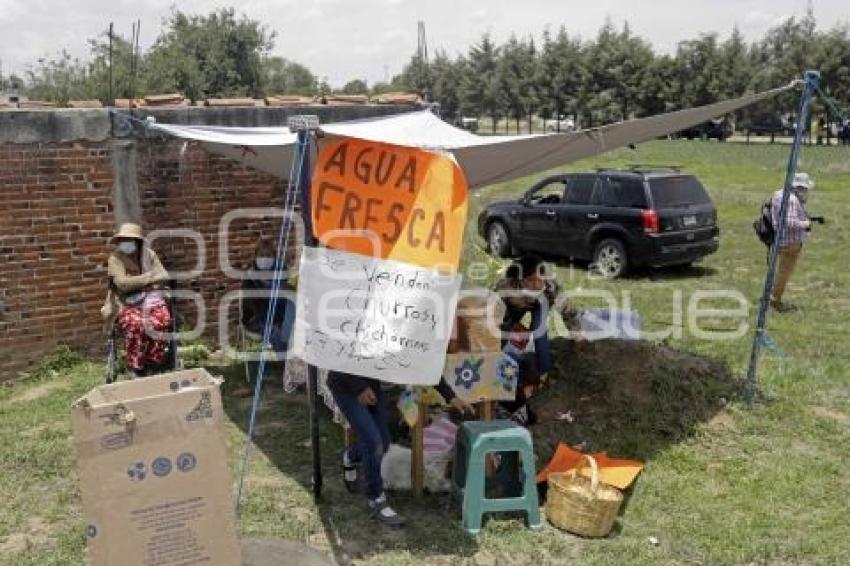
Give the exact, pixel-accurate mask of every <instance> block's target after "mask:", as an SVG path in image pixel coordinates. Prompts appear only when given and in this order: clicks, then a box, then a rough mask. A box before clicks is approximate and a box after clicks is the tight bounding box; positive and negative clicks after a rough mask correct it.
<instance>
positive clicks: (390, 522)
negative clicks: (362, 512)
mask: <svg viewBox="0 0 850 566" xmlns="http://www.w3.org/2000/svg"><path fill="white" fill-rule="evenodd" d="M369 516H370V517H371V518H373V519H375V520H376V521H380V522H381V523H383V524H385V525H387V526H388V527H394V528H401V527H403V526H404V525H405V523H407V520H406V519H405V518H404V517H402V516H401V515H399V514H398V513H396V512H395V511H394V510H393V508H392V507H390V505H389V503H387V496H386V495H385V494H383V493H382V494H381V496H380V497H378V498H377V499H372V500H370V501H369Z"/></svg>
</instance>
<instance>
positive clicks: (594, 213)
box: [478, 168, 720, 277]
mask: <svg viewBox="0 0 850 566" xmlns="http://www.w3.org/2000/svg"><path fill="white" fill-rule="evenodd" d="M478 233H479V234H480V235H481V236H482V237H483V238H484V239H485V240H486V242H487V245H488V247H489V249H490V252H491V253H492V254H494V255H496V256H499V257H508V256H511V255H516V254H518V253H522V252H537V253H540V254H545V255H548V256H560V257H568V258H576V259H586V260H591V261H592V262H593V264H594V266H595V268H596V269H597V270H598V271H599V272H600V273H601V274H602V275H604V276H606V277H618V276H620V275H622V274H623V273H625V272H626V270H627V269H628V268H629V267H630V266H639V265H648V266H652V267H659V266H667V265H686V264H690V263H692V262H694V261H696V260H698V259H700V258H702V257H704V256H706V255H708V254H711V253H714V252H715V251H717V248H718V245H719V241H720V231H719V229H718V227H717V211H716V210H715V208H714V204H713V203H712V202H711V198H710V197H709V196H708V193H706V192H705V189H704V188H703V186H702V184H701V183H700V182H699V181H698V180H697V178H696V177H694V176H693V175H688V174H685V173H681V172H679V171H678V170H676V169H669V170H667V169H656V168H653V169H643V168H634V169H632V170H619V169H605V170H599V171H596V172H595V173H569V174H563V175H554V176H552V177H546V178H545V179H543V180H541V181H540V182H538V183H537V184H536V185H534V186H533V187H532V188H531V189H530V190H529V191H528V192H526V193H525V195H524V196H523V197H522V198H520V199H518V200H510V201H500V202H493V203H490V204H489V205H487V207H486V208H485V209H484V210H483V211H482V212H481V215H480V216H479V217H478Z"/></svg>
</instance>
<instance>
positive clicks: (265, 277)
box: [242, 236, 295, 352]
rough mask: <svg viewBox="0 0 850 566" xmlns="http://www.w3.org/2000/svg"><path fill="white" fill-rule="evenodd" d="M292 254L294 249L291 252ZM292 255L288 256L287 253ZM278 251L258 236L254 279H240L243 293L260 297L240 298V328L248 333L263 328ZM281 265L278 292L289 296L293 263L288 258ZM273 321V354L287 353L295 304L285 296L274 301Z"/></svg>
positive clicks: (270, 299)
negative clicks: (291, 265) (290, 271)
mask: <svg viewBox="0 0 850 566" xmlns="http://www.w3.org/2000/svg"><path fill="white" fill-rule="evenodd" d="M290 252H293V250H290ZM290 255H291V253H290ZM276 257H277V250H276V249H275V245H274V242H272V241H271V240H270V239H269V238H267V237H265V236H260V238H259V240H258V241H257V249H256V253H255V257H254V264H253V265H252V271H253V272H254V276H253V277H248V278H246V279H243V280H242V290H243V291H250V292H252V294H257V295H260V296H243V297H242V326H243V327H244V328H245V330H247V331H248V332H252V333H254V334H260V335H262V334H263V330H264V329H265V325H266V317H267V314H268V309H269V307H270V306H271V304H272V298H271V296H270V293H271V289H272V285H273V283H274V277H273V274H274V269H275V264H276V261H275V260H276ZM286 259H287V261H285V262H284V265H283V266H282V269H283V273H282V275H281V277H282V280H281V284H280V293H281V294H282V295H288V294H290V293H291V292H292V291H293V287H292V286H291V285H290V284H289V282H288V281H287V278H288V277H289V275H290V274H289V273H288V269H289V268H288V265H290V264H291V263H292V261H291V258H290V257H288V258H286ZM275 301H276V303H275V312H274V320H273V321H272V329H271V335H270V337H269V341H270V343H271V346H272V347H273V348H274V350H275V351H276V352H287V351H288V350H289V338H290V336H291V335H292V326H293V324H294V322H295V304H294V303H293V302H292V301H291V300H290V299H288V298H286V297H285V296H278V297H277V299H275Z"/></svg>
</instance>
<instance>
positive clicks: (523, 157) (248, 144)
mask: <svg viewBox="0 0 850 566" xmlns="http://www.w3.org/2000/svg"><path fill="white" fill-rule="evenodd" d="M797 84H799V81H794V82H792V83H790V84H788V85H786V86H783V87H779V88H775V89H772V90H768V91H765V92H761V93H756V94H749V95H746V96H742V97H740V98H734V99H730V100H724V101H722V102H717V103H714V104H709V105H706V106H699V107H696V108H689V109H687V110H679V111H676V112H669V113H667V114H659V115H656V116H650V117H648V118H639V119H636V120H627V121H625V122H618V123H616V124H609V125H607V126H602V127H600V128H593V129H589V130H581V131H578V132H572V133H565V134H541V135H527V136H479V135H476V134H473V133H471V132H468V131H466V130H462V129H460V128H455V127H454V126H452V125H450V124H447V123H446V122H444V121H443V120H441V119H440V118H438V117H437V116H435V115H434V114H432V113H431V112H430V111H428V110H421V111H417V112H408V113H405V114H397V115H393V116H382V117H377V118H367V119H364V120H352V121H350V122H338V123H332V124H325V125H323V126H321V130H322V132H323V133H324V134H325V136H330V137H350V138H360V139H367V140H371V141H378V142H384V143H390V144H395V145H403V146H407V147H416V148H421V149H427V150H432V151H446V152H451V153H453V154H454V156H455V158H456V159H457V161H458V164H459V165H460V167H461V169H463V171H464V173H465V174H466V178H467V181H468V183H469V186H470V188H475V187H482V186H486V185H491V184H494V183H501V182H504V181H509V180H511V179H516V178H519V177H524V176H526V175H531V174H534V173H539V172H541V171H545V170H547V169H552V168H553V167H558V166H561V165H566V164H568V163H572V162H574V161H578V160H580V159H585V158H588V157H592V156H594V155H599V154H601V153H605V152H606V151H610V150H612V149H616V148H618V147H623V146H626V145H629V144H635V143H640V142H643V141H648V140H651V139H655V138H658V137H663V136H665V135H668V134H671V133H674V132H678V131H680V130H684V129H686V128H689V127H692V126H695V125H697V124H701V123H703V122H705V121H707V120H710V119H712V118H716V117H718V116H722V115H724V114H728V113H730V112H734V111H735V110H738V109H740V108H743V107H745V106H749V105H751V104H754V103H756V102H759V101H762V100H765V99H768V98H771V97H773V96H776V95H778V94H780V93H782V92H785V91H787V90H789V89H791V88H793V87H794V86H796V85H797ZM151 127H152V128H153V129H154V130H157V131H160V132H162V133H166V134H170V135H173V136H177V137H180V138H185V139H189V140H195V141H198V142H201V143H203V144H204V146H205V147H206V148H207V150H209V151H210V152H212V153H216V154H219V155H224V156H226V157H229V158H231V159H235V160H237V161H240V162H242V163H244V164H245V165H247V166H249V167H253V168H256V169H259V170H261V171H265V172H268V173H271V174H273V175H276V176H278V177H281V178H286V177H287V176H288V175H289V170H290V164H291V159H292V147H293V144H294V143H295V134H293V133H291V132H290V131H289V128H287V127H271V128H227V127H214V126H178V125H168V124H153V125H152V126H151Z"/></svg>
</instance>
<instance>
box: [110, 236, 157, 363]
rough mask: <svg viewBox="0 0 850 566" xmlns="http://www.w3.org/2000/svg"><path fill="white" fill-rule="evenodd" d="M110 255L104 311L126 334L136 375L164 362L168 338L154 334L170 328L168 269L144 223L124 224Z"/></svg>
mask: <svg viewBox="0 0 850 566" xmlns="http://www.w3.org/2000/svg"><path fill="white" fill-rule="evenodd" d="M112 242H113V244H115V249H114V250H113V252H112V253H111V254H110V256H109V260H108V263H107V271H108V274H109V281H110V285H109V291H108V294H107V299H106V304H104V306H103V308H102V309H101V314H102V315H103V317H104V319H105V320H106V321H107V322H108V323H114V324H118V326H119V328H120V329H121V332H122V334H123V335H124V342H125V350H126V352H127V365H128V366H129V368H130V369H131V370H132V371H133V373H135V374H136V375H137V376H142V375H147V374H148V373H149V372H150V371H151V370H152V369H154V367H155V366H160V365H162V363H163V361H164V360H165V352H166V349H167V348H168V340H167V339H166V338H164V337H163V336H156V335H152V334H153V332H150V331H156V332H159V333H163V332H168V331H169V330H170V329H171V313H170V312H169V310H168V303H167V301H166V298H165V295H164V293H163V291H162V290H163V288H164V284H165V282H166V281H168V278H169V277H168V272H167V271H166V270H165V268H164V267H163V266H162V263H161V262H160V261H159V257H157V255H156V252H154V251H153V250H152V249H151V248H150V247H148V246H146V245H145V239H144V235H143V233H142V227H141V226H139V225H138V224H134V223H132V222H127V223H124V224H122V225H121V226H120V227H119V229H118V231H117V232H116V233H115V235H114V236H113V237H112Z"/></svg>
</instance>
